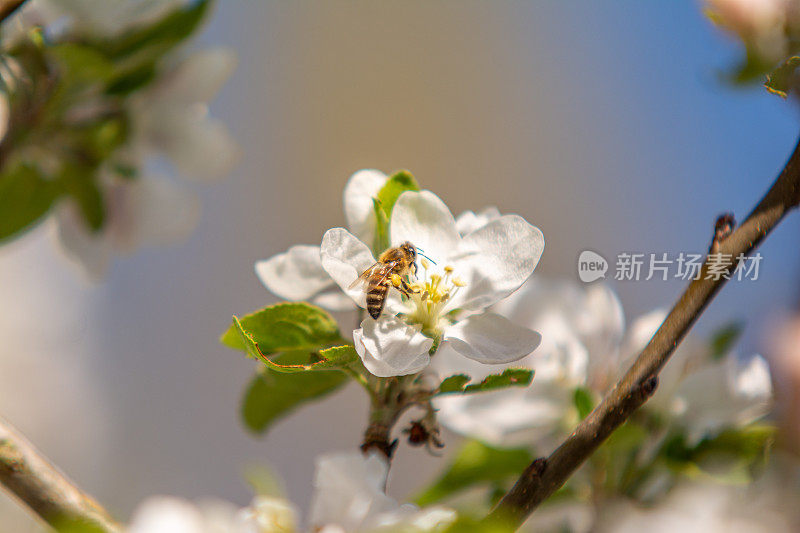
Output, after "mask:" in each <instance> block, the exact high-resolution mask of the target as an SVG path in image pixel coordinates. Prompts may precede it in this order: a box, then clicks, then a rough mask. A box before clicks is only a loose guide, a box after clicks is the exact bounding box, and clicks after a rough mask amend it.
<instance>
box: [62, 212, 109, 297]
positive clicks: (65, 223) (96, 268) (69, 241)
mask: <svg viewBox="0 0 800 533" xmlns="http://www.w3.org/2000/svg"><path fill="white" fill-rule="evenodd" d="M54 220H55V225H54V232H53V233H54V235H55V237H56V239H57V242H58V244H59V248H60V249H61V251H62V252H63V253H64V255H66V256H67V257H68V258H69V259H70V260H71V261H73V262H74V263H75V264H77V265H78V266H79V267H80V268H81V269H82V270H83V272H84V273H85V274H86V276H87V277H88V278H89V279H90V280H91V281H95V282H97V281H100V280H102V279H103V278H104V277H105V275H106V273H107V272H108V267H109V265H110V263H111V257H112V255H113V247H112V245H111V242H110V241H109V240H108V239H107V238H105V237H104V236H103V235H95V234H93V233H92V232H91V230H90V229H89V228H88V227H87V226H86V222H84V220H83V217H82V215H81V213H80V211H79V209H78V206H77V205H74V202H72V201H71V200H64V201H62V202H60V203H59V204H58V205H57V206H56V209H55V219H54Z"/></svg>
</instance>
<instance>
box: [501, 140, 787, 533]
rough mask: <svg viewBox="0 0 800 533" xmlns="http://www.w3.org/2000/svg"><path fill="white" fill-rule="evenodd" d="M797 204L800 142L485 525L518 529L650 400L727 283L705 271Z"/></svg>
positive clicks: (744, 247) (728, 268)
mask: <svg viewBox="0 0 800 533" xmlns="http://www.w3.org/2000/svg"><path fill="white" fill-rule="evenodd" d="M798 204H800V141H799V142H798V145H797V147H796V148H795V151H794V153H793V154H792V156H791V157H790V159H789V161H788V163H787V164H786V166H785V167H784V169H783V171H782V172H781V174H780V176H778V179H777V180H776V181H775V183H774V184H773V185H772V187H771V188H770V190H769V191H768V192H767V194H766V195H765V196H764V198H763V199H762V200H761V202H760V203H759V204H758V205H757V206H756V208H755V209H754V210H753V212H752V213H751V214H750V215H749V216H748V217H747V219H746V220H745V221H744V223H742V225H741V226H739V228H737V229H736V230H735V231H734V232H733V233H731V234H730V235H729V236H727V237H726V238H724V239H723V240H721V241H719V242H717V243H716V244H715V245H714V247H713V249H714V251H715V252H718V254H712V255H709V256H707V257H706V260H705V262H704V263H703V266H702V269H701V271H700V275H699V276H698V278H699V279H696V280H694V281H692V282H691V283H690V284H689V286H688V287H687V288H686V290H685V291H684V293H683V294H682V295H681V297H680V299H679V300H678V302H677V303H676V304H675V306H674V307H673V308H672V310H671V311H670V313H669V315H668V316H667V318H666V319H665V320H664V323H663V324H661V327H660V328H659V329H658V331H656V333H655V335H654V336H653V338H652V339H651V340H650V342H649V343H648V344H647V346H646V347H645V348H644V350H642V352H641V353H640V354H639V357H638V358H637V359H636V361H634V363H633V365H632V366H631V368H630V369H629V370H628V372H627V373H626V374H625V376H624V377H623V378H622V379H621V380H620V381H619V382H618V383H617V384H616V385H615V386H614V388H613V389H612V390H611V391H610V392H609V393H608V394H607V395H606V397H605V398H604V399H603V401H602V402H601V403H600V405H598V406H597V407H596V408H595V409H594V411H592V412H591V413H590V414H589V416H587V417H586V418H585V419H584V420H583V421H582V422H581V423H580V424H578V427H577V428H575V431H574V432H573V433H572V434H571V435H570V436H569V437H567V439H566V440H565V441H564V442H563V443H562V444H561V446H559V447H558V448H557V449H556V450H555V451H554V452H553V453H552V454H551V455H550V456H549V457H547V458H546V459H545V458H540V459H537V460H536V461H535V462H534V463H532V464H531V465H530V466H529V467H528V468H527V469H526V470H525V471H524V472H523V473H522V475H521V476H520V478H519V479H518V480H517V482H516V484H515V485H514V486H513V487H512V489H511V490H510V491H509V492H508V494H506V495H505V497H504V498H503V499H502V500H501V501H500V503H499V504H498V505H497V507H496V508H495V509H494V510H493V511H492V512H491V513H490V514H489V516H488V517H487V518H486V520H502V521H508V522H509V523H511V524H512V525H514V526H519V525H520V524H522V522H524V521H525V519H526V518H527V517H528V515H529V514H531V513H532V512H533V511H534V510H535V509H536V507H537V506H538V505H539V504H540V503H542V501H544V500H545V499H546V498H547V497H549V496H550V495H551V494H553V492H555V491H556V490H558V489H559V488H560V487H561V486H562V485H563V484H564V483H565V482H566V481H567V479H569V477H570V476H571V475H572V473H573V472H575V470H577V468H578V467H579V466H580V465H581V464H583V463H584V461H586V460H587V459H588V458H589V456H590V455H592V453H594V451H595V450H597V448H598V447H599V446H600V445H601V444H602V443H603V441H605V440H606V439H607V438H608V436H609V435H611V433H612V432H613V431H614V430H615V429H616V428H617V427H619V426H620V425H621V424H622V423H623V422H625V420H626V419H627V418H628V417H629V416H630V415H631V414H632V413H633V412H634V411H635V410H636V409H638V408H639V407H640V406H641V405H642V404H644V402H645V401H647V399H648V398H649V397H650V395H651V394H652V392H653V391H654V390H655V386H656V384H657V376H658V372H659V371H660V370H661V368H662V367H663V366H664V364H665V363H666V362H667V360H668V359H669V357H670V356H671V355H672V352H673V351H674V350H675V348H676V347H677V346H678V344H679V343H680V341H681V340H682V339H683V337H684V336H685V335H686V333H687V332H688V331H689V329H690V328H691V327H692V325H693V324H694V322H695V321H696V320H697V318H698V317H699V316H700V314H701V313H702V312H703V310H704V309H705V308H706V306H707V305H708V303H709V302H710V301H711V299H712V298H713V297H714V295H715V294H716V293H717V291H718V290H719V289H720V288H722V286H723V285H724V284H725V282H726V281H727V279H726V277H724V276H719V277H718V279H713V277H711V279H706V277H707V273H708V271H709V267H710V266H711V265H713V266H714V267H715V270H716V271H719V269H720V268H723V269H724V271H725V272H727V273H728V274H730V273H731V272H732V271H733V269H734V268H735V266H736V264H737V257H739V256H740V254H744V255H747V254H748V253H750V252H751V251H752V250H753V249H754V248H756V247H757V246H758V245H759V243H760V242H761V241H762V239H764V237H766V236H767V234H768V233H769V232H770V231H771V230H772V229H773V228H774V227H775V226H776V225H777V224H778V222H780V221H781V219H782V218H783V217H784V215H785V214H786V213H787V212H788V211H790V210H791V209H794V208H796V207H797V206H798Z"/></svg>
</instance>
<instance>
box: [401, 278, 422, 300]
mask: <svg viewBox="0 0 800 533" xmlns="http://www.w3.org/2000/svg"><path fill="white" fill-rule="evenodd" d="M398 290H400V292H402V293H403V294H405V295H406V296H411V295H412V294H417V293H419V289H412V288H411V287H410V286H409V285H408V283H406V280H404V279H402V278H401V279H400V287H398Z"/></svg>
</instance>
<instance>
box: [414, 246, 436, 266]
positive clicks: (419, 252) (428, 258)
mask: <svg viewBox="0 0 800 533" xmlns="http://www.w3.org/2000/svg"><path fill="white" fill-rule="evenodd" d="M417 253H418V254H419V255H421V256H422V257H424V258H425V259H427V260H428V261H430V262H431V263H433V264H434V265H435V264H436V261H434V260H433V259H431V258H430V257H428V256H427V255H425V254H423V253H422V251H421V250H420V249H419V248H417Z"/></svg>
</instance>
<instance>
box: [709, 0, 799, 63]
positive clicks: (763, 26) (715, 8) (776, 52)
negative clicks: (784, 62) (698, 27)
mask: <svg viewBox="0 0 800 533" xmlns="http://www.w3.org/2000/svg"><path fill="white" fill-rule="evenodd" d="M707 2H708V6H709V8H710V10H711V12H712V14H713V15H714V19H715V20H716V21H718V23H719V24H720V25H721V26H722V27H724V28H726V29H728V30H730V31H732V32H734V33H736V34H738V35H739V36H740V37H741V38H742V40H743V41H744V42H745V43H747V44H748V45H750V46H753V47H754V48H755V50H756V51H757V52H758V54H759V55H761V56H762V57H765V58H769V59H771V60H773V61H775V60H778V59H781V58H782V57H783V56H784V55H785V54H786V53H787V51H788V50H787V49H788V44H789V39H788V37H787V35H786V33H785V31H786V26H787V24H789V22H790V17H791V16H792V14H793V11H792V9H794V10H795V11H796V10H797V6H794V8H793V7H792V1H791V0H707ZM794 14H795V15H796V14H797V13H794Z"/></svg>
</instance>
